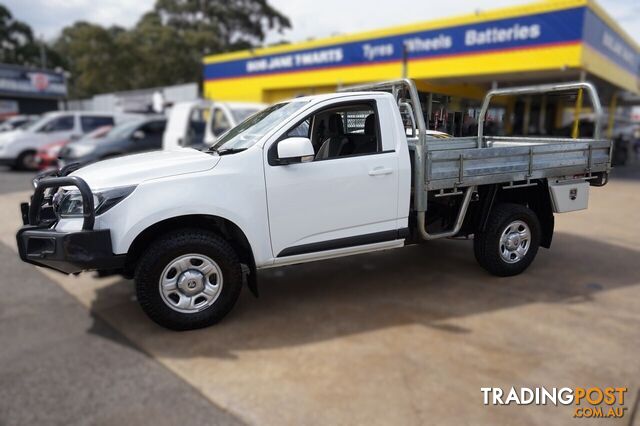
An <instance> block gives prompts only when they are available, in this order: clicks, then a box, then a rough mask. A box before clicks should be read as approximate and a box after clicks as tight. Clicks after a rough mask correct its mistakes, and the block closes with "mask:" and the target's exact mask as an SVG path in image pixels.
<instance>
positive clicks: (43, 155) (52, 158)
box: [35, 126, 113, 170]
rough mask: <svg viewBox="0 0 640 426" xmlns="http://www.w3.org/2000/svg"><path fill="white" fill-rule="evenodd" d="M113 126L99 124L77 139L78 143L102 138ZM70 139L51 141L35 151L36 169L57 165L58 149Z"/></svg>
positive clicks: (45, 168)
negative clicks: (99, 125)
mask: <svg viewBox="0 0 640 426" xmlns="http://www.w3.org/2000/svg"><path fill="white" fill-rule="evenodd" d="M112 128H113V126H101V127H98V128H97V129H95V130H94V131H93V132H90V133H87V134H86V135H84V136H83V137H81V138H80V139H78V141H77V142H78V143H82V142H87V141H95V140H99V139H102V138H104V137H105V136H106V135H107V134H108V133H109V131H111V129H112ZM70 142H71V141H70V140H68V139H63V140H61V141H56V142H51V143H50V144H47V145H45V146H43V147H42V148H40V149H38V152H36V158H35V162H36V165H37V167H38V170H47V169H51V168H57V167H58V157H59V155H60V150H61V149H62V147H64V146H66V145H67V144H68V143H70Z"/></svg>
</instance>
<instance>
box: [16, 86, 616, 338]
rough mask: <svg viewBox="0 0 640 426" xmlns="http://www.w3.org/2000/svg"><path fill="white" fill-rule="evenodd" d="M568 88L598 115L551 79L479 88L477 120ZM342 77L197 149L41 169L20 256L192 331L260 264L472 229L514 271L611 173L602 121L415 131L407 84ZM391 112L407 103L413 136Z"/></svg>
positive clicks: (420, 123)
mask: <svg viewBox="0 0 640 426" xmlns="http://www.w3.org/2000/svg"><path fill="white" fill-rule="evenodd" d="M579 89H580V90H585V92H587V93H588V95H589V96H590V97H591V100H592V102H591V103H592V105H593V108H594V110H595V111H596V112H597V113H600V112H601V106H600V102H599V99H598V95H597V93H596V90H595V87H594V86H593V85H591V84H588V83H564V84H555V85H543V86H530V87H520V88H508V89H495V90H492V91H490V92H489V93H488V94H487V96H486V98H485V100H484V102H483V108H482V112H481V113H480V115H481V116H480V119H479V121H478V122H479V123H483V122H484V117H485V116H486V111H487V109H488V107H489V104H490V101H491V99H492V97H494V96H509V95H514V94H538V93H545V92H547V91H549V92H556V91H567V90H579ZM348 90H352V91H351V92H348V91H345V92H342V93H333V94H325V95H316V96H309V97H302V98H297V99H293V100H291V101H288V102H282V103H278V104H276V105H273V106H270V107H267V108H266V109H264V110H262V111H260V112H259V113H257V114H254V115H252V116H251V117H249V118H248V119H246V120H245V121H243V122H242V123H240V124H239V125H237V126H236V127H234V128H233V129H231V130H229V131H228V132H227V133H226V134H225V135H223V136H222V137H221V138H220V139H219V140H218V142H217V143H216V144H215V145H214V146H213V147H212V149H210V150H209V151H208V152H200V151H197V150H194V149H184V148H183V149H175V150H172V151H158V152H154V153H147V154H140V155H131V156H128V157H124V158H118V159H112V160H107V161H103V162H100V163H96V164H93V165H90V166H87V167H84V168H81V169H80V170H77V171H75V172H73V173H72V174H71V175H69V176H66V177H56V178H45V179H42V180H40V181H39V182H37V188H36V190H35V193H34V195H33V198H32V201H31V205H30V206H28V205H26V204H23V205H22V211H23V221H24V222H25V226H23V227H22V228H21V229H20V230H19V231H18V234H17V240H18V249H19V253H20V257H21V258H22V259H23V260H24V261H26V262H29V263H32V264H36V265H40V266H46V267H49V268H52V269H56V270H58V271H62V272H65V273H77V272H81V271H83V270H98V271H102V272H104V273H108V272H117V273H120V274H122V275H124V276H126V277H134V278H135V285H136V295H137V300H138V302H139V303H140V305H141V307H142V309H143V310H144V312H146V313H147V315H148V316H149V317H150V318H151V319H153V320H154V321H156V322H157V323H159V324H161V325H163V326H165V327H168V328H171V329H176V330H185V329H193V328H199V327H205V326H208V325H211V324H214V323H215V322H217V321H219V320H221V319H222V318H223V317H224V316H225V315H226V314H227V313H228V312H229V311H230V310H231V309H232V307H233V306H234V304H235V303H236V301H237V300H238V296H239V295H240V291H241V288H242V285H243V282H244V281H245V278H246V282H247V284H248V286H249V288H250V289H251V291H252V292H253V293H254V294H257V282H256V271H257V270H258V269H262V268H273V267H280V266H285V265H294V264H298V263H302V262H311V261H317V260H325V259H331V258H335V257H340V256H348V255H355V254H361V253H368V252H373V251H381V250H388V249H395V248H400V247H403V246H406V245H411V244H417V243H428V242H429V241H431V240H434V239H438V238H450V237H471V236H473V253H474V255H475V258H476V260H477V261H478V263H479V265H480V266H481V267H483V268H484V269H485V270H487V271H488V272H489V273H491V274H493V275H496V276H513V275H517V274H520V273H522V272H523V271H525V270H526V269H527V268H528V267H529V265H530V264H531V263H532V262H533V260H534V258H535V257H536V254H537V252H538V248H539V247H545V248H550V246H551V241H552V237H553V231H554V214H555V213H564V212H569V211H575V210H581V209H585V208H587V205H588V196H589V190H590V187H591V186H603V185H605V184H606V182H607V180H608V173H609V171H610V164H609V162H610V149H611V142H610V141H606V140H602V139H601V138H600V137H599V135H600V128H599V126H596V129H595V137H594V138H592V139H588V138H584V139H580V140H573V139H569V138H565V139H559V138H555V139H548V138H547V139H545V138H544V137H528V138H509V137H503V138H495V137H493V136H485V135H484V134H483V125H482V124H480V126H479V127H478V134H477V137H458V138H456V137H452V138H445V139H439V138H430V139H428V138H427V135H426V131H425V124H424V120H423V118H422V117H423V115H422V110H421V104H420V99H419V97H418V91H417V88H416V86H415V84H414V83H413V82H412V81H410V80H400V81H393V82H387V83H379V84H373V85H367V86H360V87H358V88H352V89H348ZM407 105H412V107H411V108H410V109H409V107H408V106H407ZM402 109H405V110H409V111H410V113H411V114H414V119H413V120H411V123H410V125H411V127H412V129H411V130H412V132H411V135H412V136H411V137H408V136H407V134H406V126H405V124H403V122H402V120H401V115H400V112H401V110H402ZM301 134H303V135H304V136H300V135H301ZM98 145H100V146H103V145H105V144H104V143H101V144H98ZM58 188H60V189H58ZM47 191H50V192H47ZM27 212H28V213H27ZM470 251H471V250H470ZM424 261H425V262H427V261H431V262H437V259H429V258H425V259H424Z"/></svg>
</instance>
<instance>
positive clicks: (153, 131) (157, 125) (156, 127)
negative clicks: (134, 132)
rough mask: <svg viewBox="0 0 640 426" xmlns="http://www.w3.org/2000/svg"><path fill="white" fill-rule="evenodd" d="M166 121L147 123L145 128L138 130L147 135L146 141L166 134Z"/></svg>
mask: <svg viewBox="0 0 640 426" xmlns="http://www.w3.org/2000/svg"><path fill="white" fill-rule="evenodd" d="M166 124H167V123H166V122H165V121H152V122H151V123H147V124H145V125H144V126H142V127H140V129H138V130H139V131H143V132H144V135H145V139H149V138H153V137H157V136H158V135H162V134H163V133H164V129H165V127H166Z"/></svg>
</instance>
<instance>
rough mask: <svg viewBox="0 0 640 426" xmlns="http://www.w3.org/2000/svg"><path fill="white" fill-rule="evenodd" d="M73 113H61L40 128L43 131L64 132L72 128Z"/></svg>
mask: <svg viewBox="0 0 640 426" xmlns="http://www.w3.org/2000/svg"><path fill="white" fill-rule="evenodd" d="M73 118H74V117H73V115H63V116H62V117H57V118H54V119H52V120H51V121H49V122H48V123H47V124H45V126H44V127H43V128H42V130H40V131H41V132H44V133H51V132H65V131H71V130H73V124H74V123H73Z"/></svg>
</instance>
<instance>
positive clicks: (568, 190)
mask: <svg viewBox="0 0 640 426" xmlns="http://www.w3.org/2000/svg"><path fill="white" fill-rule="evenodd" d="M549 192H550V193H551V203H552V204H553V211H554V212H556V213H565V212H572V211H576V210H584V209H586V208H587V206H588V205H589V182H585V181H584V180H581V179H580V180H563V181H555V182H549Z"/></svg>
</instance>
